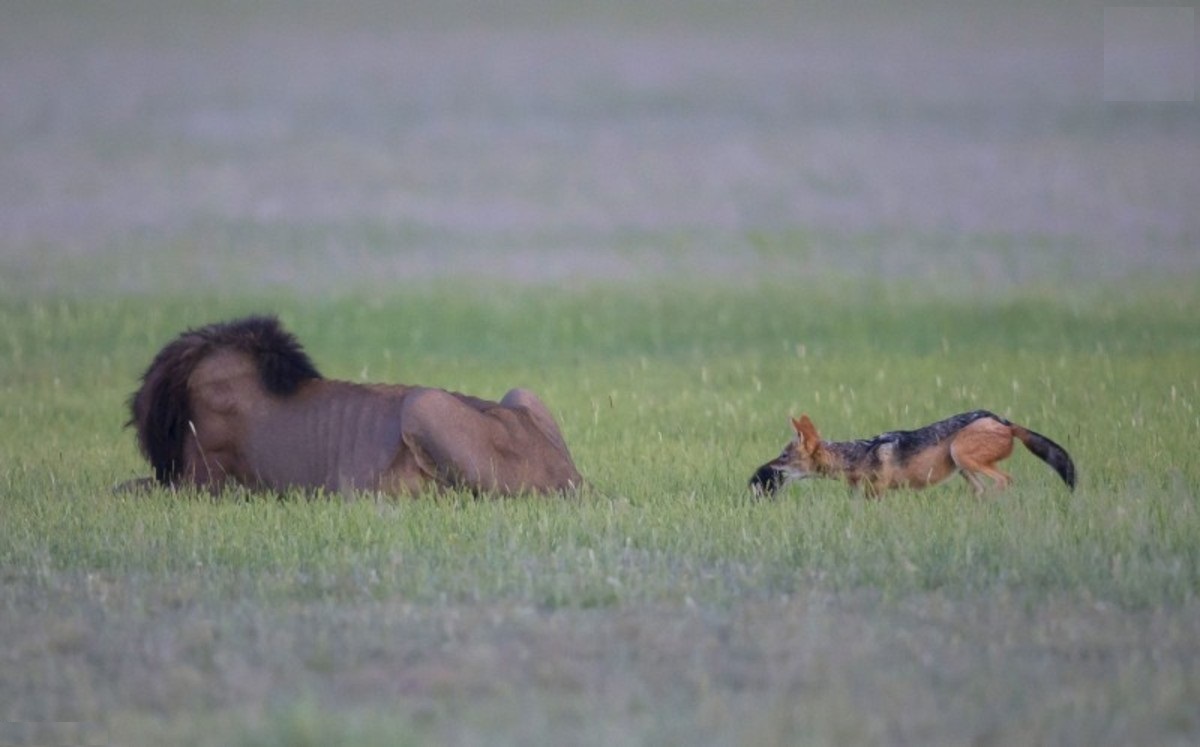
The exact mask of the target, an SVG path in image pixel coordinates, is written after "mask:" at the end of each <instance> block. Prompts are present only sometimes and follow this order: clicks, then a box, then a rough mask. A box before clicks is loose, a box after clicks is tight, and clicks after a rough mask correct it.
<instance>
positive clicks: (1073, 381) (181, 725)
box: [0, 286, 1200, 744]
mask: <svg viewBox="0 0 1200 747" xmlns="http://www.w3.org/2000/svg"><path fill="white" fill-rule="evenodd" d="M854 295H855V294H854V293H852V292H849V291H846V292H842V293H832V292H830V291H829V290H828V289H825V290H821V289H811V290H810V291H808V292H806V293H805V294H804V297H805V298H807V299H809V300H810V302H812V303H813V304H816V305H818V306H819V308H820V309H821V310H822V313H820V314H813V313H806V312H804V311H803V310H798V311H797V312H796V313H795V314H788V315H780V314H778V313H777V310H778V309H780V308H786V307H787V302H788V299H789V298H793V297H794V290H793V289H790V288H771V287H763V288H760V289H758V291H756V292H755V293H746V292H743V291H728V290H719V289H717V290H707V291H682V290H679V289H672V288H664V289H662V290H661V291H660V292H657V293H647V292H641V291H637V292H630V291H620V290H609V291H600V290H597V291H594V292H591V293H585V294H583V295H582V296H580V295H577V294H566V293H556V292H548V293H538V294H529V293H526V292H521V291H514V292H512V293H506V294H495V295H493V294H492V293H491V292H481V293H480V294H479V296H476V297H473V298H470V299H463V298H460V297H455V296H454V295H453V294H450V293H447V292H443V291H426V292H424V293H421V292H416V291H414V292H413V293H412V294H409V295H408V296H407V297H406V298H405V299H403V300H396V301H394V302H383V303H379V304H376V305H372V306H368V307H364V306H363V305H362V304H360V303H358V302H356V301H354V302H348V301H337V300H331V301H325V302H321V303H318V304H316V305H313V304H305V305H303V306H300V305H297V304H294V303H292V302H288V301H284V300H279V301H277V302H276V303H273V304H272V306H273V307H275V308H280V309H281V311H282V312H283V313H284V316H285V319H287V321H288V322H289V324H290V325H291V326H292V327H293V328H294V329H295V330H296V331H297V333H298V334H300V335H301V337H302V338H303V339H304V340H306V342H307V343H308V346H309V348H310V349H311V351H312V353H313V355H314V356H315V358H316V359H317V361H318V362H320V363H322V364H324V368H326V369H328V371H327V373H328V374H329V375H336V376H343V377H348V378H352V379H359V378H364V377H365V378H367V379H372V380H374V379H379V380H409V381H421V382H422V383H429V384H439V385H445V386H449V387H455V388H462V389H466V390H468V391H475V392H480V393H483V394H491V395H497V394H499V393H501V392H502V391H503V390H504V389H505V388H507V387H508V386H510V385H513V384H517V383H522V384H528V385H530V386H532V387H534V388H535V389H537V390H538V391H540V392H541V393H542V394H543V395H544V396H545V398H546V399H547V401H549V402H550V403H551V406H552V407H553V408H554V409H555V411H556V412H557V413H558V414H559V415H560V418H561V420H562V424H563V428H564V431H565V434H566V436H567V438H568V440H569V442H570V443H571V445H572V447H573V449H574V451H575V454H576V457H577V460H578V462H579V464H580V467H581V469H582V471H583V472H584V474H585V475H586V476H587V477H588V478H589V480H590V481H591V482H592V484H593V488H594V489H593V490H592V491H591V492H589V493H588V494H586V495H585V496H583V497H580V498H578V499H574V500H569V501H562V500H557V499H554V500H546V499H534V500H508V501H476V500H471V499H469V498H465V497H464V498H453V497H452V498H443V499H437V500H435V499H432V498H430V499H425V500H418V501H391V500H376V499H373V498H369V497H364V498H363V499H361V500H359V501H355V502H351V503H344V502H342V501H340V500H339V501H324V500H318V501H312V502H310V501H306V500H303V499H298V498H297V499H293V500H286V501H283V502H276V501H274V500H268V499H263V498H257V497H253V496H237V495H231V496H226V497H225V498H224V499H222V500H219V501H216V502H213V501H210V500H207V499H203V498H184V497H179V496H173V495H169V494H155V495H151V496H148V497H137V498H134V497H115V496H113V495H110V494H109V493H108V491H107V488H108V486H109V485H111V484H112V483H115V482H117V481H119V480H121V479H124V478H126V477H129V476H132V475H136V474H144V472H145V467H144V466H142V464H141V463H140V461H139V459H138V457H137V455H136V453H135V450H134V447H133V439H132V436H131V435H130V434H128V433H127V432H122V431H121V430H120V429H119V424H120V423H121V421H122V419H123V417H124V410H123V398H124V396H125V395H126V393H127V391H128V390H129V389H130V388H131V386H132V383H133V380H134V378H135V377H136V375H137V374H138V372H139V369H140V368H141V367H142V366H143V365H144V364H145V362H146V361H147V360H148V359H149V357H150V355H151V354H152V353H153V352H154V350H155V349H156V346H157V345H158V344H160V343H161V341H162V340H163V339H165V338H166V337H167V336H169V335H170V334H171V332H170V330H174V329H177V328H179V327H180V326H181V325H182V324H184V323H186V320H187V319H189V318H193V317H194V316H195V315H197V314H199V313H201V311H200V309H201V308H203V310H204V313H207V314H208V315H210V316H212V315H215V316H216V317H222V316H228V315H232V314H235V313H239V312H240V311H243V310H245V307H244V303H243V302H242V301H238V302H236V303H227V302H222V301H213V302H209V301H182V302H180V301H172V300H164V301H162V302H160V303H156V304H154V307H155V308H156V309H157V311H156V313H155V314H154V315H152V316H151V317H149V318H147V316H146V315H145V313H144V308H145V305H144V303H143V302H141V301H134V302H131V301H119V302H105V303H94V302H88V303H84V304H79V303H74V302H64V303H62V304H53V305H47V304H42V303H41V302H36V303H28V304H24V303H22V304H15V305H13V304H10V305H8V306H7V307H6V309H5V315H6V319H5V321H6V328H7V329H9V330H10V336H9V339H8V341H7V342H6V347H7V349H6V351H5V353H6V355H5V357H4V359H5V360H9V361H14V362H15V365H10V366H9V367H8V368H7V370H6V371H5V377H4V380H5V381H6V382H8V383H7V384H6V387H5V389H4V391H3V399H2V400H0V407H2V411H3V418H4V422H5V423H6V424H7V427H6V429H5V434H4V438H3V450H4V452H5V453H6V455H8V456H7V460H6V468H5V475H4V479H5V483H6V485H5V488H6V489H5V493H6V496H7V497H6V500H5V501H4V503H3V507H2V509H0V510H2V516H0V518H2V519H3V520H2V521H0V527H3V529H2V530H0V531H2V532H3V542H0V567H3V568H4V596H3V602H4V605H5V609H4V615H3V616H2V618H3V623H2V625H3V627H4V630H3V634H4V639H5V640H6V641H7V645H6V648H7V651H8V653H7V656H8V657H9V658H8V666H6V668H5V672H6V674H5V676H4V678H3V679H2V680H0V687H2V688H3V698H0V699H2V700H3V701H4V702H5V703H6V704H8V705H7V706H6V708H7V712H6V713H7V716H8V718H9V719H12V720H15V721H39V722H40V721H62V720H67V721H81V722H85V723H87V724H92V725H94V726H93V728H96V729H101V730H104V732H105V733H108V734H111V735H113V738H114V741H116V742H128V741H135V742H136V741H146V740H151V739H157V738H170V739H172V740H182V741H185V742H196V743H214V744H215V743H228V742H231V741H232V742H235V743H238V742H245V743H248V744H259V743H274V742H276V741H278V742H279V743H297V742H301V743H305V740H308V741H309V742H311V743H327V742H329V741H338V740H345V741H352V742H359V741H367V742H370V741H372V740H374V741H378V742H380V743H390V742H391V741H392V740H393V739H394V738H395V735H396V734H397V733H402V734H406V735H409V736H411V737H412V739H413V740H414V741H418V742H423V741H427V740H449V741H453V742H458V743H473V742H477V741H478V742H482V741H488V742H495V741H501V742H527V741H531V740H536V741H541V740H546V739H549V740H552V741H568V742H574V741H581V742H587V743H592V742H597V743H601V742H603V743H608V742H612V741H633V742H661V741H667V742H679V743H691V742H695V741H703V742H715V743H742V742H756V743H757V742H760V741H779V742H790V741H794V740H797V739H798V740H801V741H808V740H811V741H815V742H842V741H855V742H858V741H863V740H866V741H882V742H894V741H917V742H923V741H929V740H933V741H940V740H948V741H969V740H974V739H995V740H998V741H1000V742H1002V743H1015V742H1028V741H1062V740H1066V741H1076V740H1079V741H1087V742H1097V741H1098V742H1109V743H1121V742H1126V741H1129V740H1132V741H1138V742H1143V741H1171V740H1174V739H1179V740H1181V741H1186V740H1189V739H1191V738H1193V737H1194V736H1195V735H1196V733H1197V729H1200V721H1198V719H1197V712H1196V709H1195V705H1194V704H1195V703H1196V702H1197V697H1196V696H1197V695H1200V693H1198V692H1197V690H1196V687H1197V682H1198V680H1197V663H1198V661H1200V651H1198V650H1197V649H1196V645H1195V641H1196V640H1200V638H1198V634H1200V629H1198V628H1197V623H1196V620H1197V619H1198V618H1197V616H1196V612H1197V589H1198V588H1200V551H1198V550H1197V548H1198V547H1200V543H1197V541H1196V540H1197V538H1198V537H1200V512H1198V508H1200V506H1198V504H1197V498H1196V496H1197V492H1196V486H1197V485H1198V484H1200V474H1198V473H1197V471H1196V466H1195V463H1194V460H1192V459H1190V454H1191V451H1192V449H1191V444H1192V442H1194V440H1195V438H1196V435H1197V431H1198V430H1200V416H1198V415H1197V412H1196V410H1195V403H1196V401H1197V397H1200V379H1198V378H1197V375H1196V370H1197V368H1196V362H1197V359H1198V358H1200V351H1198V350H1197V347H1196V342H1195V338H1194V336H1193V335H1191V334H1190V324H1191V322H1190V320H1191V319H1193V318H1194V317H1195V314H1196V312H1197V311H1198V309H1197V308H1196V301H1195V299H1194V298H1191V297H1189V296H1188V295H1187V294H1172V293H1171V292H1170V291H1169V288H1168V287H1166V286H1164V287H1163V288H1161V289H1160V293H1159V294H1157V296H1153V297H1151V296H1149V295H1146V294H1139V296H1138V299H1139V300H1137V301H1136V302H1131V303H1127V304H1122V303H1116V304H1114V303H1112V302H1110V301H1109V300H1107V299H1106V298H1105V297H1097V298H1090V299H1089V298H1086V297H1083V296H1080V297H1075V298H1068V299H1065V300H1063V301H1062V302H1059V303H1054V302H1051V301H1049V300H1047V299H1046V298H1037V297H1031V298H1021V297H1013V298H1011V299H1009V300H1007V301H1005V302H1002V303H995V304H985V305H983V306H979V305H977V304H972V305H969V306H968V305H965V304H962V303H958V302H951V301H940V302H936V301H935V302H930V301H928V300H924V299H921V298H918V297H914V296H907V295H905V294H903V293H897V292H893V293H891V294H890V297H887V298H883V297H881V296H880V294H876V295H875V296H874V300H873V301H870V302H864V301H863V300H862V299H860V298H856V297H854ZM882 295H883V296H889V294H882ZM818 302H819V303H818ZM432 307H436V310H435V311H426V312H424V313H422V312H421V309H429V308H432ZM697 309H702V310H703V312H704V317H705V318H703V319H701V318H699V315H698V314H697V313H696V311H697ZM401 319H404V320H412V321H410V322H408V323H406V324H404V325H402V326H401V325H399V324H397V322H396V320H401ZM831 319H841V320H843V321H842V322H840V323H837V324H831V323H830V320H831ZM619 330H630V331H631V333H630V334H627V335H625V334H618V331H619ZM449 332H453V333H452V334H450V333H449ZM976 406H987V407H992V408H994V409H997V410H998V411H1001V412H1003V413H1005V414H1007V415H1009V416H1010V417H1012V418H1014V419H1016V420H1018V421H1019V422H1023V423H1026V424H1028V425H1030V426H1031V427H1034V428H1036V429H1038V430H1041V431H1043V432H1045V433H1047V434H1049V435H1051V436H1052V437H1054V438H1056V439H1058V440H1060V441H1061V442H1062V443H1063V444H1064V445H1065V446H1066V447H1067V448H1068V449H1069V450H1070V451H1071V453H1072V454H1073V455H1074V457H1075V459H1076V461H1077V463H1078V465H1079V469H1080V475H1081V479H1080V487H1079V490H1078V491H1077V492H1075V493H1074V494H1071V493H1069V492H1067V491H1066V489H1065V487H1064V486H1063V485H1061V483H1059V482H1058V479H1057V477H1056V476H1055V475H1054V474H1053V473H1052V472H1051V471H1050V470H1049V469H1048V468H1047V467H1046V466H1045V465H1043V464H1041V463H1040V462H1038V461H1037V460H1035V459H1033V458H1032V457H1030V456H1029V455H1028V454H1026V453H1024V452H1022V453H1019V454H1016V455H1015V456H1014V458H1013V460H1012V461H1011V463H1010V464H1011V467H1012V472H1013V473H1014V476H1015V477H1016V480H1017V482H1016V485H1015V486H1014V487H1013V488H1012V489H1010V490H1009V491H1008V492H1007V493H1006V494H1004V495H1003V496H998V497H994V498H991V499H988V500H984V501H979V500H976V499H974V498H972V497H970V495H969V493H968V492H967V490H966V485H965V483H964V484H958V483H957V482H955V483H951V484H950V485H947V486H943V487H939V488H937V489H935V490H932V491H928V492H926V493H921V494H897V495H895V496H892V497H890V498H889V499H888V500H886V501H884V502H881V503H867V502H865V501H863V500H861V499H858V498H856V497H855V496H853V494H851V493H850V492H849V491H848V490H847V489H846V488H844V487H842V486H839V485H837V484H834V483H805V484H801V485H798V486H795V487H793V488H791V489H790V490H789V491H788V492H787V493H786V494H785V495H784V496H782V497H781V498H780V499H779V500H776V501H768V502H756V501H753V500H750V499H749V498H748V497H747V495H746V492H745V482H746V480H747V478H748V477H749V474H750V473H751V471H752V470H753V468H754V467H755V466H756V465H757V464H759V463H761V462H762V461H765V460H766V459H768V458H769V457H771V456H773V455H774V454H775V453H776V451H777V449H778V448H779V446H780V445H781V444H782V443H783V440H784V438H785V437H786V430H787V424H786V416H787V415H788V414H792V413H798V412H800V411H807V412H809V413H811V414H812V416H813V417H814V419H816V421H817V422H818V424H821V425H822V426H823V427H824V429H825V430H826V432H827V433H828V435H830V436H831V437H846V438H848V437H854V436H858V435H867V434H870V433H873V432H877V431H879V430H882V429H884V428H891V427H900V426H916V425H919V424H922V423H924V422H927V421H930V420H933V419H936V418H938V417H941V416H943V415H945V414H949V413H951V412H956V411H959V410H963V409H967V408H971V407H976ZM214 717H219V722H220V723H221V724H223V726H222V727H221V728H220V729H217V730H215V731H213V730H210V729H208V728H204V729H199V728H198V724H199V723H208V722H209V721H210V720H211V719H213V718H214Z"/></svg>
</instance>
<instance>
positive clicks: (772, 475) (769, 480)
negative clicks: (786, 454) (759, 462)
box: [750, 462, 783, 496]
mask: <svg viewBox="0 0 1200 747" xmlns="http://www.w3.org/2000/svg"><path fill="white" fill-rule="evenodd" d="M781 487H783V473H782V472H780V471H779V470H778V469H777V468H775V467H774V466H773V465H772V464H771V463H770V462H768V463H767V464H764V465H763V466H761V467H759V468H758V469H757V470H755V471H754V474H753V475H751V476H750V490H751V492H753V493H754V494H755V495H758V496H770V495H774V494H775V491H777V490H779V489H780V488H781Z"/></svg>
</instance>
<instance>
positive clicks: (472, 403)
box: [128, 319, 583, 494]
mask: <svg viewBox="0 0 1200 747" xmlns="http://www.w3.org/2000/svg"><path fill="white" fill-rule="evenodd" d="M239 324H242V326H241V327H238V328H235V329H234V332H233V333H228V334H226V329H227V328H226V327H222V326H219V325H218V326H214V327H210V328H205V329H204V330H201V331H200V332H191V333H185V335H184V336H182V337H181V338H180V340H181V341H177V342H176V343H173V344H172V346H168V347H167V348H164V351H163V353H160V355H159V357H158V358H157V359H156V361H155V363H154V364H152V366H151V369H150V370H149V371H148V372H147V375H146V377H145V382H146V383H145V384H144V385H143V389H142V390H140V391H139V392H138V393H136V394H135V396H134V398H133V399H132V407H133V410H134V419H133V421H132V423H133V424H134V425H136V426H137V427H138V429H139V435H141V436H142V446H143V451H144V453H147V456H148V457H149V456H150V454H149V453H148V452H149V451H150V450H151V447H157V446H158V444H159V443H162V442H161V441H156V440H155V439H173V440H171V441H168V442H166V445H167V446H168V447H169V446H171V444H178V450H177V451H175V452H174V454H176V456H173V457H171V458H170V459H169V460H163V459H160V460H159V461H158V462H155V461H154V460H153V459H152V460H151V461H152V464H153V466H155V469H156V472H157V473H158V474H159V475H160V476H159V477H158V480H159V481H160V482H162V483H165V484H170V485H178V484H193V485H196V486H199V487H201V488H205V489H208V490H213V491H216V490H220V489H221V488H222V487H223V486H224V485H226V484H227V483H231V482H232V483H238V484H241V485H245V486H247V487H250V488H254V489H263V490H274V491H282V490H287V489H292V488H297V489H302V490H324V491H327V492H331V493H345V492H350V491H360V490H365V491H381V492H385V493H391V494H414V493H418V492H421V491H423V490H426V489H428V488H430V487H440V488H450V489H464V490H470V491H473V492H479V493H497V494H515V493H525V492H533V493H549V492H561V491H567V490H571V489H573V488H578V487H581V486H582V482H583V481H582V478H581V477H580V475H579V472H578V471H577V470H576V468H575V464H574V462H573V461H572V459H571V455H570V452H569V451H568V449H567V445H566V443H565V441H564V439H563V437H562V434H561V433H560V432H559V429H558V425H557V424H556V423H555V421H554V418H553V417H552V416H551V414H550V412H549V410H548V409H547V408H546V406H545V405H544V404H543V403H542V402H541V400H539V399H538V398H537V396H535V395H534V394H533V393H532V392H529V391H527V390H524V389H513V390H511V391H509V392H508V393H507V394H506V395H505V396H504V397H503V398H502V399H501V400H500V401H499V402H493V401H489V400H485V399H480V398H476V397H471V396H468V395H463V394H458V393H452V392H448V391H444V390H441V389H432V388H425V387H414V386H406V385H400V384H395V385H363V384H355V383H351V382H346V381H336V380H331V379H325V378H322V377H320V376H319V374H316V373H315V371H314V372H312V373H309V374H307V375H305V376H302V377H297V380H296V381H295V383H294V386H292V387H291V388H289V389H288V390H287V393H286V394H283V393H272V391H268V389H267V387H266V385H265V384H264V380H265V379H264V375H263V371H262V369H261V367H262V366H263V365H264V363H263V360H264V359H266V356H267V355H268V354H267V353H262V352H247V351H246V350H244V349H242V348H239V347H238V346H237V345H236V344H234V343H237V342H239V341H242V340H246V339H249V340H251V341H252V342H257V341H258V340H259V339H260V337H268V336H269V335H276V339H275V340H271V339H268V342H267V343H264V346H272V347H270V349H269V354H274V355H277V356H279V357H284V356H294V357H295V360H298V361H300V362H301V363H303V364H304V366H305V368H306V370H307V368H308V367H309V364H308V362H307V359H306V358H303V359H301V358H299V357H298V356H300V355H302V354H301V353H300V352H299V347H298V345H295V346H294V349H293V347H292V345H293V342H292V338H290V337H283V336H282V335H283V334H284V333H282V332H281V331H279V330H278V328H277V327H276V326H273V325H274V324H275V323H274V322H273V321H271V320H267V321H260V320H254V319H251V320H249V321H247V322H245V323H239ZM223 334H224V335H225V336H224V337H222V335H223ZM189 335H190V336H189ZM238 335H241V336H240V337H239V336H238ZM255 335H258V337H256V336H255ZM209 339H212V340H215V342H212V343H209V342H207V340H209ZM225 339H230V340H232V342H231V343H229V344H225V343H224V342H223V341H224V340H225ZM194 340H201V342H203V343H204V345H201V344H200V343H194ZM279 340H282V342H279ZM205 345H206V347H205ZM242 347H243V348H245V347H250V345H249V344H245V345H243V346H242ZM188 356H192V358H191V359H190V360H189V358H188ZM270 362H272V363H276V364H277V361H274V360H272V361H270ZM287 362H289V361H286V360H285V363H287ZM292 362H294V361H292ZM160 372H165V373H160ZM166 377H174V378H173V379H168V378H166ZM163 382H166V384H164V383H163ZM171 382H178V385H176V384H174V383H171ZM167 408H169V409H170V412H171V413H184V414H181V415H177V416H176V419H175V420H174V421H171V422H170V423H169V426H170V427H167V426H163V425H158V421H155V420H154V416H155V413H156V412H165V411H167ZM155 429H156V430H155ZM156 453H158V452H156ZM163 453H170V452H169V451H163ZM164 475H165V477H164ZM145 485H146V483H145V482H144V481H133V482H131V483H129V485H128V488H129V489H140V488H142V487H145Z"/></svg>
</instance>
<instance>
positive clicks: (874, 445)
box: [750, 410, 1075, 497]
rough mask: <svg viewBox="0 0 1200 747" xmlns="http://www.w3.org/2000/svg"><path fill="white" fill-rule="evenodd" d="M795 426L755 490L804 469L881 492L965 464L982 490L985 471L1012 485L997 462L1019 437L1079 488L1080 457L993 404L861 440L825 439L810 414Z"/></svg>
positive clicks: (775, 485) (936, 477)
mask: <svg viewBox="0 0 1200 747" xmlns="http://www.w3.org/2000/svg"><path fill="white" fill-rule="evenodd" d="M792 429H793V430H794V431H795V433H796V435H795V436H794V437H793V438H792V440H791V441H790V442H788V444H787V446H785V447H784V448H783V452H782V453H781V454H780V455H779V456H778V457H776V458H775V459H773V460H771V461H769V462H767V463H766V464H764V465H763V466H761V467H759V468H758V469H757V470H755V472H754V475H753V476H752V477H751V478H750V489H751V490H753V491H754V493H755V494H757V495H771V494H773V493H774V492H775V491H777V490H779V489H780V488H782V487H783V486H784V485H786V484H788V483H789V482H792V481H793V480H799V479H802V478H805V477H831V478H843V479H845V480H846V481H847V482H849V483H850V485H852V486H861V487H862V489H863V491H864V492H865V493H866V494H867V496H868V497H878V496H880V495H882V494H883V493H884V492H885V491H887V490H889V489H891V488H899V487H906V488H924V487H927V486H929V485H934V484H936V483H939V482H941V481H943V480H945V479H946V478H948V477H950V476H951V475H953V474H954V473H955V472H961V473H962V476H963V477H964V478H966V480H967V482H969V483H970V484H971V487H972V488H973V489H974V491H975V493H976V495H978V494H979V493H981V492H983V481H982V480H981V479H980V475H987V476H988V477H990V478H991V479H992V481H993V482H995V483H996V485H997V487H999V488H1001V489H1003V488H1005V487H1007V486H1008V483H1009V482H1010V480H1011V478H1010V477H1009V476H1008V475H1007V474H1005V473H1004V472H1001V471H1000V470H999V469H997V468H996V463H997V462H1000V461H1001V460H1003V459H1006V458H1008V456H1009V455H1010V454H1012V450H1013V439H1019V440H1020V441H1021V443H1023V444H1025V447H1026V448H1028V449H1029V450H1030V451H1031V452H1033V454H1034V456H1036V457H1038V458H1039V459H1041V460H1042V461H1044V462H1045V463H1046V464H1049V465H1050V466H1051V467H1052V468H1053V469H1054V471H1055V472H1057V473H1058V476H1059V477H1061V478H1062V479H1063V482H1065V483H1066V484H1067V486H1068V487H1070V488H1071V489H1072V490H1073V489H1074V488H1075V463H1074V462H1072V461H1071V457H1070V455H1068V454H1067V452H1066V450H1065V449H1063V447H1061V446H1059V445H1058V444H1056V443H1054V442H1053V441H1051V440H1050V439H1048V438H1046V437H1045V436H1043V435H1041V434H1040V433H1034V432H1033V431H1031V430H1029V429H1028V428H1024V427H1022V426H1019V425H1017V424H1016V423H1012V422H1009V421H1008V420H1006V419H1004V418H1002V417H1000V416H999V415H996V414H994V413H991V412H988V411H987V410H975V411H973V412H964V413H962V414H960V415H955V416H953V417H950V418H946V419H945V420H939V421H938V422H936V423H933V424H932V425H927V426H925V427H924V428H918V429H917V430H915V431H890V432H888V433H881V434H879V435H878V436H874V437H872V438H866V439H861V440H858V441H822V440H821V436H820V435H819V434H818V433H817V428H816V426H814V425H813V422H812V420H810V419H809V417H808V416H807V415H802V416H801V417H800V419H798V420H797V419H796V418H792Z"/></svg>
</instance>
